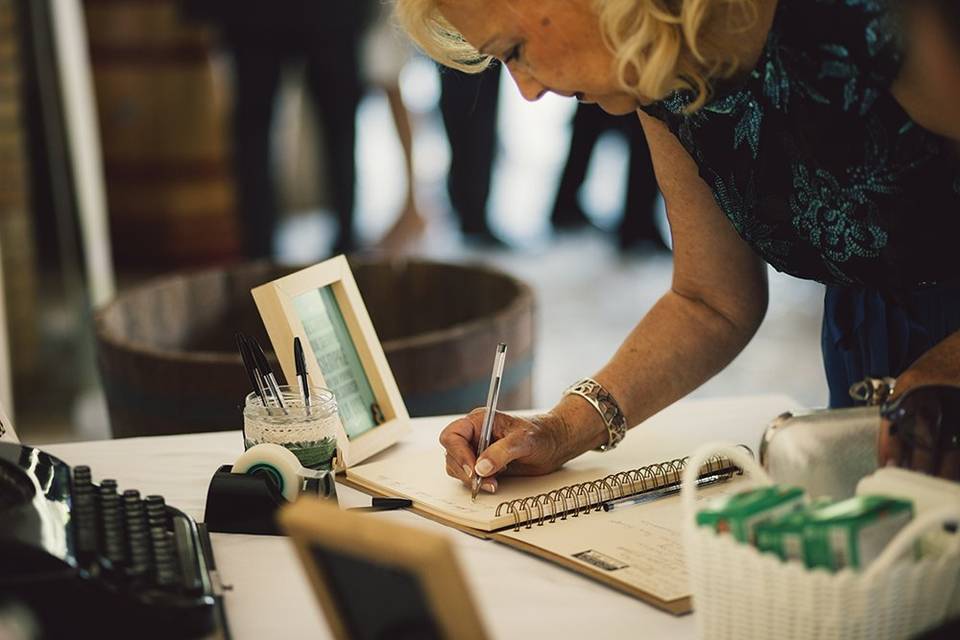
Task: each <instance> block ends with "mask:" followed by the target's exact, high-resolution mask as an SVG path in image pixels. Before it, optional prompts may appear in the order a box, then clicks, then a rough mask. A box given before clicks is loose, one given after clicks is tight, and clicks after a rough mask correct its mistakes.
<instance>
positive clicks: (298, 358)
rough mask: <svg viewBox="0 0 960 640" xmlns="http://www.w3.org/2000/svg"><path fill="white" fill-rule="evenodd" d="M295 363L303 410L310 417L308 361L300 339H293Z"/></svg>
mask: <svg viewBox="0 0 960 640" xmlns="http://www.w3.org/2000/svg"><path fill="white" fill-rule="evenodd" d="M293 361H294V364H295V365H296V367H297V382H298V383H299V385H300V398H301V399H302V400H303V408H304V410H305V411H306V414H307V415H310V381H309V380H308V379H307V361H306V360H305V359H304V357H303V345H302V344H301V343H300V338H299V337H296V338H294V339H293Z"/></svg>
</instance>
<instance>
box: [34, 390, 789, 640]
mask: <svg viewBox="0 0 960 640" xmlns="http://www.w3.org/2000/svg"><path fill="white" fill-rule="evenodd" d="M704 402H705V403H710V402H722V403H729V402H731V400H727V399H724V400H716V401H712V400H707V401H697V404H699V405H700V406H699V410H698V412H697V413H698V414H699V413H700V411H702V409H703V405H702V404H700V403H704ZM737 402H742V403H743V404H744V412H745V415H749V414H750V413H751V411H750V410H751V409H753V410H754V411H755V412H756V413H755V414H754V415H759V416H766V417H767V419H769V418H772V417H773V416H775V415H776V414H777V413H778V412H779V411H781V410H785V409H788V408H793V407H794V406H795V403H794V402H792V401H791V400H790V399H789V398H787V397H785V396H776V397H771V396H764V397H751V398H743V399H740V400H737ZM682 404H683V403H681V408H682ZM727 406H729V405H727ZM778 407H779V408H778ZM701 415H702V414H701ZM678 418H681V419H682V411H681V412H680V414H679V416H678ZM447 422H448V419H447V418H442V417H441V418H420V419H415V420H413V429H412V431H413V433H412V436H411V438H412V439H414V440H422V441H435V438H436V434H437V433H438V431H439V430H440V428H442V426H443V425H444V424H446V423H447ZM641 428H642V427H641ZM716 435H717V437H722V434H716ZM43 449H44V450H45V451H48V452H49V453H51V454H53V455H55V456H57V457H59V458H61V459H63V460H64V461H65V462H67V463H68V464H71V465H76V464H86V465H90V467H91V468H92V470H93V475H94V480H95V481H96V482H99V481H100V480H101V479H102V478H115V479H116V480H117V482H118V484H119V486H120V489H121V490H123V489H138V490H140V492H141V494H142V495H148V494H153V493H158V494H161V495H163V496H164V497H165V498H166V499H167V502H168V503H169V504H171V505H173V506H175V507H178V508H179V509H182V510H183V511H185V512H186V513H188V514H190V515H191V516H193V517H194V518H195V519H197V520H198V521H202V520H203V509H204V504H205V500H206V490H207V484H208V482H209V481H210V477H211V476H212V475H213V472H214V471H215V470H216V469H217V467H218V466H219V465H221V464H228V463H232V462H233V460H235V459H236V457H237V456H238V455H239V454H240V453H241V452H242V450H243V443H242V438H241V435H240V433H239V432H221V433H204V434H196V435H183V436H166V437H154V438H130V439H123V440H107V441H101V442H83V443H74V444H58V445H48V446H45V447H43ZM338 494H339V496H340V503H341V505H342V506H359V505H363V504H369V498H368V497H366V496H364V495H363V494H361V493H359V492H357V491H354V490H352V489H350V488H347V487H344V486H342V485H339V486H338ZM370 517H375V518H393V519H396V520H397V521H402V522H403V523H404V524H407V525H410V526H416V527H423V528H426V529H430V530H433V531H438V532H441V533H443V534H444V535H447V536H449V537H450V539H451V540H452V541H453V542H454V544H455V546H456V549H457V552H458V555H459V560H460V563H461V566H462V569H463V572H464V574H465V575H466V578H467V581H468V583H469V586H470V587H471V588H472V591H473V595H474V598H475V600H476V602H477V606H478V608H479V610H480V614H481V616H482V618H483V619H484V621H485V623H486V627H487V630H488V633H489V634H490V635H491V637H493V638H541V637H542V638H589V639H590V640H600V639H601V638H625V637H643V638H693V637H694V636H695V625H694V618H693V615H688V616H683V617H674V616H672V615H669V614H666V613H662V612H660V611H658V610H656V609H654V608H652V607H650V606H649V605H646V604H644V603H642V602H640V601H638V600H635V599H633V598H631V597H628V596H626V595H623V594H621V593H619V592H617V591H614V590H612V589H610V588H607V587H605V586H602V585H600V584H598V583H595V582H593V581H591V580H589V579H587V578H584V577H582V576H580V575H579V574H576V573H574V572H571V571H568V570H566V569H562V568H560V567H558V566H555V565H553V564H550V563H548V562H545V561H542V560H539V559H537V558H534V557H532V556H528V555H526V554H523V553H520V552H517V551H515V550H513V549H510V548H509V547H506V546H503V545H500V544H497V543H495V542H491V541H486V540H480V539H477V538H474V537H472V536H469V535H467V534H464V533H461V532H459V531H456V530H454V529H450V528H447V527H444V526H442V525H439V524H437V523H434V522H432V521H429V520H426V519H424V518H420V517H419V516H417V515H416V514H413V513H409V512H388V513H376V514H370ZM211 537H212V541H213V550H214V556H215V558H216V562H217V567H218V569H219V571H220V575H221V578H222V580H223V582H224V584H227V585H232V587H233V588H232V590H230V591H228V592H227V593H226V596H225V608H226V612H227V618H228V620H229V625H230V630H231V633H232V635H233V637H234V638H237V639H243V638H256V639H258V640H259V639H262V638H268V637H270V638H329V637H330V634H329V631H328V629H327V626H326V624H325V622H324V620H323V614H322V612H321V610H320V608H319V605H318V604H317V603H316V602H315V600H314V597H313V591H312V590H311V589H310V587H309V584H308V583H307V580H306V577H305V576H304V574H303V572H302V570H301V568H300V565H299V563H298V561H297V559H296V557H295V554H294V551H293V547H292V546H291V545H290V544H289V542H288V541H287V540H286V539H285V538H282V537H275V536H247V535H232V534H212V536H211ZM694 615H695V614H694Z"/></svg>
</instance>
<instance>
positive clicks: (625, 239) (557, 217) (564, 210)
mask: <svg viewBox="0 0 960 640" xmlns="http://www.w3.org/2000/svg"><path fill="white" fill-rule="evenodd" d="M572 124H573V133H572V135H571V137H570V152H569V153H568V155H567V162H566V164H565V165H564V167H563V174H562V175H561V178H560V186H559V187H558V188H557V196H556V199H555V200H554V204H553V210H552V212H551V214H550V222H551V224H552V225H553V228H554V229H558V230H563V229H576V228H580V227H584V226H587V225H589V224H590V221H589V219H588V218H587V216H586V214H585V213H584V211H583V208H582V207H581V206H580V200H579V193H580V188H581V187H582V186H583V181H584V179H585V178H586V176H587V168H588V166H589V165H590V158H591V156H592V155H593V150H594V148H595V147H596V144H597V141H598V140H599V139H600V136H602V135H603V134H604V133H606V132H607V131H617V132H619V133H621V134H622V135H623V137H624V138H625V139H626V142H627V148H628V150H629V164H628V167H627V195H626V202H625V203H624V206H623V216H622V218H621V219H620V226H619V228H618V229H617V238H618V244H619V246H620V250H621V251H629V250H632V249H637V248H641V247H643V246H645V245H646V246H649V247H650V248H652V249H653V250H654V251H670V248H669V247H668V246H667V244H666V243H665V242H664V241H663V237H661V235H660V231H659V229H657V226H656V223H655V215H656V204H657V194H658V193H659V190H658V189H657V179H656V177H655V176H654V175H653V163H652V161H651V160H650V149H649V148H648V147H647V138H646V136H644V135H643V127H642V126H640V121H639V120H637V118H636V117H635V116H633V115H626V116H612V115H610V114H609V113H605V112H604V111H603V109H601V108H599V107H598V106H597V105H595V104H579V105H577V111H576V113H574V116H573V123H572Z"/></svg>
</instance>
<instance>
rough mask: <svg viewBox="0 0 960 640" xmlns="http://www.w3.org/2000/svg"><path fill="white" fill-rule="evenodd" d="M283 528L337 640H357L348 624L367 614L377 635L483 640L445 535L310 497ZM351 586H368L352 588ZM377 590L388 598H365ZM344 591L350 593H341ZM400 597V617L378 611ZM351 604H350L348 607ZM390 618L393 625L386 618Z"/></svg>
mask: <svg viewBox="0 0 960 640" xmlns="http://www.w3.org/2000/svg"><path fill="white" fill-rule="evenodd" d="M280 525H281V527H282V528H283V529H284V530H285V531H286V532H287V533H288V534H289V535H290V539H291V540H292V541H293V543H294V545H295V546H296V548H297V554H298V555H299V556H300V560H301V562H302V563H303V566H304V569H305V571H306V573H307V575H308V577H309V578H310V582H311V584H312V585H313V588H314V591H315V592H316V595H317V599H318V600H319V601H320V605H321V607H323V612H324V614H325V616H326V618H327V622H328V623H329V624H330V629H331V630H332V631H333V636H334V637H335V638H337V639H338V640H350V639H351V638H354V637H360V636H361V633H360V632H359V630H358V629H357V628H356V624H357V621H356V620H355V619H353V618H356V617H359V616H372V617H373V618H374V619H375V620H374V625H375V626H376V625H383V626H381V629H380V631H381V632H382V631H389V629H390V627H389V625H391V624H393V625H396V626H397V627H402V629H403V630H405V631H407V632H408V633H411V635H410V636H408V637H418V638H421V637H422V638H437V640H441V639H445V640H453V639H456V640H460V639H463V640H484V639H485V638H486V633H485V631H484V628H483V623H482V621H481V620H480V616H479V614H478V613H477V610H476V607H475V606H474V603H473V599H472V598H471V595H470V591H469V589H468V588H467V585H466V583H465V582H464V580H463V576H462V574H461V572H460V569H459V566H458V564H457V560H456V557H455V556H454V553H453V546H452V545H451V543H450V542H449V541H448V540H447V539H446V538H445V537H443V536H441V535H437V534H435V533H430V532H427V531H421V530H419V529H413V528H410V527H405V526H402V525H399V524H396V523H393V522H390V521H388V520H385V519H383V518H373V517H370V516H369V515H360V514H354V513H349V512H348V511H341V510H340V509H338V508H337V507H336V506H335V505H332V504H328V503H324V502H323V501H321V500H318V499H316V498H309V497H305V498H301V499H300V500H298V501H297V502H296V503H295V504H293V505H290V506H287V507H284V509H283V510H282V511H281V512H280ZM351 572H352V573H353V575H350V573H351ZM377 572H383V574H382V575H384V577H385V578H387V579H386V580H380V581H377V580H375V576H376V575H377ZM354 581H355V582H356V583H357V584H363V585H364V586H365V587H366V588H364V589H356V588H355V589H352V590H351V589H349V588H348V587H349V586H350V585H351V583H352V582H354ZM374 582H376V583H377V584H373V583H374ZM378 585H379V586H378ZM375 588H380V589H382V590H383V591H385V592H386V593H378V594H372V593H369V591H368V590H369V589H375ZM401 589H402V592H398V593H390V592H391V591H394V590H397V591H400V590H401ZM347 590H349V593H344V591H347ZM391 596H393V597H391ZM401 597H402V598H403V600H404V602H403V604H404V605H405V607H404V609H403V610H402V611H397V610H396V608H395V610H394V611H393V612H383V611H382V610H381V609H380V607H382V605H383V602H384V601H385V600H386V599H389V600H393V599H394V598H401ZM365 599H366V600H365ZM349 600H352V601H353V602H351V603H349V604H348V601H349ZM397 606H400V604H399V603H398V605H397ZM393 616H395V617H396V619H394V620H390V619H389V618H390V617H393ZM361 624H362V621H361ZM384 626H385V627H386V629H384V628H383V627H384ZM398 630H399V629H398ZM413 632H416V633H417V635H414V633H413ZM390 635H392V634H390ZM390 635H383V636H378V637H390Z"/></svg>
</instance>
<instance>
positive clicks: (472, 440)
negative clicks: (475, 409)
mask: <svg viewBox="0 0 960 640" xmlns="http://www.w3.org/2000/svg"><path fill="white" fill-rule="evenodd" d="M472 415H473V414H470V415H468V416H465V417H463V418H459V419H457V420H454V421H453V422H451V423H450V424H448V425H447V426H446V428H445V429H444V430H443V431H441V432H440V444H441V445H442V446H443V448H444V449H446V450H447V464H448V466H450V465H453V466H455V467H456V468H458V469H460V471H461V473H465V474H468V477H469V474H472V473H473V466H474V464H476V461H477V455H476V452H477V440H478V439H479V429H478V428H477V427H476V425H475V421H474V420H473V419H472ZM455 477H459V476H455Z"/></svg>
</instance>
